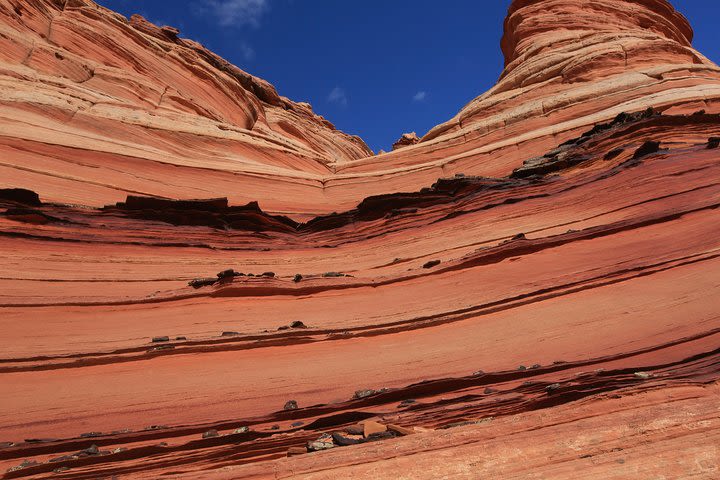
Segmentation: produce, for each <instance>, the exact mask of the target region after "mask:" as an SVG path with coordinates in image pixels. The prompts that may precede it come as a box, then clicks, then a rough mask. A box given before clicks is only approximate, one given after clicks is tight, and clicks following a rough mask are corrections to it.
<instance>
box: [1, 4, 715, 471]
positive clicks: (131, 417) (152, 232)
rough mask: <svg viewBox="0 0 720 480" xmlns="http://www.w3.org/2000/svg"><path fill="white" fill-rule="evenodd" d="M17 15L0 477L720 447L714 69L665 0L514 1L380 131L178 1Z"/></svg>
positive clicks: (5, 107) (6, 56)
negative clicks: (129, 13) (401, 119)
mask: <svg viewBox="0 0 720 480" xmlns="http://www.w3.org/2000/svg"><path fill="white" fill-rule="evenodd" d="M0 19H1V22H0V46H2V48H0V83H2V87H3V88H1V89H0V151H1V153H2V155H0V158H1V159H2V160H1V161H2V165H0V169H1V170H2V172H0V257H1V258H0V260H1V262H0V326H2V331H3V335H2V341H1V342H2V343H0V345H1V346H2V348H1V349H0V385H2V391H3V395H2V398H0V471H1V472H2V473H1V475H2V477H1V478H8V479H10V478H66V479H97V478H113V477H117V478H147V479H155V478H187V479H235V478H258V479H259V478H311V479H325V478H327V479H330V478H428V479H435V478H469V479H474V478H479V477H488V478H503V479H506V478H507V479H510V478H529V477H533V478H553V479H575V478H578V476H579V475H580V476H582V478H597V479H608V478H615V479H621V478H622V479H626V478H638V479H641V478H642V479H646V478H701V479H713V478H718V476H720V465H719V463H720V460H719V458H720V455H719V454H718V446H717V445H718V441H719V440H720V438H719V435H718V432H719V431H720V428H718V427H719V425H718V420H719V419H718V408H719V407H720V404H719V402H718V399H719V398H720V396H718V393H719V391H718V389H719V388H720V386H719V384H718V380H719V379H720V275H719V274H718V272H720V235H719V233H720V231H719V229H718V225H719V223H718V218H719V217H718V212H719V211H720V161H719V160H720V148H719V146H720V111H719V109H718V103H717V100H718V98H720V97H719V95H718V94H719V93H720V90H719V87H720V84H719V83H718V82H719V81H720V70H719V69H718V67H717V66H715V65H714V64H712V63H711V62H710V61H709V60H707V59H706V58H705V57H703V56H702V55H701V54H700V53H698V52H697V51H695V50H693V49H692V47H691V39H692V30H691V28H690V26H689V25H688V23H687V21H686V20H685V19H684V18H683V17H682V15H680V14H679V13H677V12H675V10H673V8H672V7H671V5H670V4H669V3H668V2H666V1H665V0H642V1H641V0H637V1H625V0H592V1H590V0H582V1H579V2H578V1H572V2H571V1H561V0H515V1H513V2H512V3H511V5H510V10H509V14H508V18H507V20H506V24H505V35H504V38H503V40H502V49H503V52H504V54H505V57H506V66H505V70H504V72H503V73H502V76H501V77H500V79H499V81H498V83H497V85H496V86H495V87H494V88H493V89H491V90H490V91H489V92H487V93H485V94H483V95H481V96H480V97H478V98H476V99H475V100H473V101H472V102H470V103H469V104H468V105H467V106H466V107H465V108H464V109H463V110H462V111H461V112H459V113H458V115H457V116H456V117H455V118H454V119H452V120H450V121H449V122H447V123H445V124H443V125H440V126H438V127H436V128H435V129H433V130H432V131H431V132H429V133H428V134H427V135H426V136H425V137H424V138H422V139H420V141H419V142H417V143H415V141H414V140H413V141H411V142H406V143H409V144H407V145H405V146H403V148H400V149H398V150H396V151H394V152H392V153H387V154H382V155H379V156H377V157H376V156H372V155H371V152H370V151H369V150H368V149H367V147H366V146H365V145H364V144H363V143H362V141H361V140H359V139H357V138H355V137H350V136H348V135H345V134H343V133H341V132H338V131H337V130H335V129H334V128H333V127H332V125H330V124H329V123H328V122H327V121H325V120H323V119H322V118H321V117H318V116H316V115H315V114H313V113H312V111H311V109H310V107H309V105H307V104H301V103H293V102H291V101H290V100H287V99H285V98H283V97H280V96H279V95H278V94H277V93H276V92H275V90H274V89H273V88H272V87H271V86H270V85H268V84H267V83H266V82H264V81H262V80H260V79H257V78H255V77H252V76H251V75H249V74H246V73H244V72H242V71H241V70H239V69H238V68H236V67H234V66H232V65H230V64H228V63H227V62H225V61H224V60H222V59H220V58H218V57H217V56H215V55H214V54H212V53H211V52H208V51H207V50H205V49H204V48H202V47H201V46H200V45H198V44H196V43H194V42H191V41H188V40H184V39H181V38H179V36H178V35H179V32H177V30H175V29H173V28H171V27H157V26H154V25H151V24H149V23H147V22H145V21H144V20H142V19H141V18H139V17H134V18H132V19H130V20H126V19H124V18H123V17H121V16H119V15H117V14H115V13H113V12H110V11H109V10H106V9H104V8H102V7H100V6H98V5H96V4H94V3H92V2H90V1H87V0H67V1H61V0H30V1H22V2H21V1H19V0H18V1H16V0H0ZM310 452H311V453H310ZM579 472H581V473H579Z"/></svg>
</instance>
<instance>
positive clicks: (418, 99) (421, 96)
mask: <svg viewBox="0 0 720 480" xmlns="http://www.w3.org/2000/svg"><path fill="white" fill-rule="evenodd" d="M426 98H427V92H426V91H424V90H421V91H419V92H417V93H416V94H415V95H413V102H422V101H423V100H425V99H426Z"/></svg>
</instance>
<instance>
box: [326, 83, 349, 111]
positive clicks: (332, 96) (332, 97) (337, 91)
mask: <svg viewBox="0 0 720 480" xmlns="http://www.w3.org/2000/svg"><path fill="white" fill-rule="evenodd" d="M327 101H328V102H330V103H335V104H337V105H340V106H342V107H345V106H347V104H348V98H347V94H345V90H343V89H342V88H340V87H335V88H333V89H332V90H331V91H330V93H329V94H328V97H327Z"/></svg>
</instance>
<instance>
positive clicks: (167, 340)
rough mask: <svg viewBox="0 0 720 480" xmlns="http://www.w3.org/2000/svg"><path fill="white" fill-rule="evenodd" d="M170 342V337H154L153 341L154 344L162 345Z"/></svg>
mask: <svg viewBox="0 0 720 480" xmlns="http://www.w3.org/2000/svg"><path fill="white" fill-rule="evenodd" d="M169 341H170V337H166V336H163V337H153V339H152V343H161V342H169Z"/></svg>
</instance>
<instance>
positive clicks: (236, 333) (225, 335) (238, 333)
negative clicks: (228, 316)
mask: <svg viewBox="0 0 720 480" xmlns="http://www.w3.org/2000/svg"><path fill="white" fill-rule="evenodd" d="M238 335H240V332H230V331H228V332H222V334H221V335H220V336H221V337H237V336H238Z"/></svg>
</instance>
